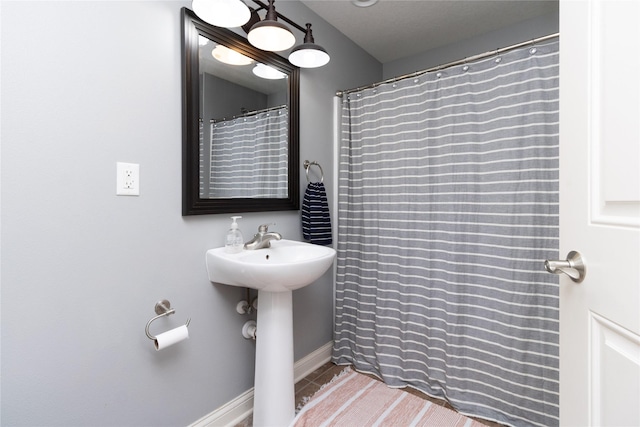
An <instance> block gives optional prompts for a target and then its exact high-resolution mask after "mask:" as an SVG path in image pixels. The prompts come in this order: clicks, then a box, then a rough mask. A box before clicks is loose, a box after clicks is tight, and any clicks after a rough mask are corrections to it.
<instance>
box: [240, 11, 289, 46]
mask: <svg viewBox="0 0 640 427" xmlns="http://www.w3.org/2000/svg"><path fill="white" fill-rule="evenodd" d="M273 2H274V0H269V9H267V15H266V16H265V17H264V19H263V20H262V21H260V22H258V23H257V24H255V25H254V26H253V27H251V30H250V31H249V34H247V39H248V40H249V43H251V44H252V45H254V46H255V47H257V48H258V49H262V50H269V51H272V52H279V51H281V50H285V49H289V48H290V47H291V46H293V45H294V43H295V42H296V38H295V36H294V35H293V33H292V32H291V30H290V29H289V27H287V26H286V25H284V24H282V23H280V22H278V21H277V20H278V15H277V14H276V8H275V6H274V5H273Z"/></svg>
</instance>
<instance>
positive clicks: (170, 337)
mask: <svg viewBox="0 0 640 427" xmlns="http://www.w3.org/2000/svg"><path fill="white" fill-rule="evenodd" d="M187 338H189V329H187V326H186V325H182V326H180V327H178V328H175V329H171V330H170V331H167V332H163V333H161V334H160V335H158V336H156V339H155V341H154V343H155V346H156V351H160V350H162V349H165V348H167V347H169V346H172V345H174V344H175V343H178V342H180V341H183V340H186V339H187Z"/></svg>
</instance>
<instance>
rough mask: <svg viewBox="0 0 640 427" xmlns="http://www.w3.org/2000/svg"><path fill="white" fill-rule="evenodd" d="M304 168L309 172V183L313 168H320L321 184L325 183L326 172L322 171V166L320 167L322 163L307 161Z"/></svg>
mask: <svg viewBox="0 0 640 427" xmlns="http://www.w3.org/2000/svg"><path fill="white" fill-rule="evenodd" d="M303 166H304V168H305V170H306V171H307V182H311V180H310V179H309V169H310V168H311V166H317V167H318V168H320V182H324V172H323V171H322V166H320V163H318V162H310V161H309V160H305V161H304V163H303Z"/></svg>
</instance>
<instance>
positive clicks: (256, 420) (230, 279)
mask: <svg viewBox="0 0 640 427" xmlns="http://www.w3.org/2000/svg"><path fill="white" fill-rule="evenodd" d="M335 256H336V251H335V250H334V249H332V248H329V247H326V246H318V245H312V244H309V243H303V242H296V241H292V240H284V239H283V240H278V241H272V242H271V247H270V248H265V249H256V250H243V251H241V252H240V253H235V254H231V253H226V252H225V248H216V249H210V250H208V251H207V254H206V261H207V272H208V273H209V280H211V281H212V282H215V283H222V284H225V285H231V286H240V287H245V288H253V289H257V290H258V321H257V323H258V330H257V338H256V373H255V384H254V404H253V425H254V426H256V427H258V426H260V427H261V426H286V425H289V423H290V422H291V421H292V420H293V418H294V416H295V407H294V405H295V396H294V378H293V312H292V291H293V290H295V289H299V288H301V287H303V286H307V285H309V284H311V283H312V282H314V281H315V280H317V279H318V278H320V276H322V275H323V274H324V273H325V272H326V271H327V270H328V269H329V267H331V264H332V263H333V260H334V259H335Z"/></svg>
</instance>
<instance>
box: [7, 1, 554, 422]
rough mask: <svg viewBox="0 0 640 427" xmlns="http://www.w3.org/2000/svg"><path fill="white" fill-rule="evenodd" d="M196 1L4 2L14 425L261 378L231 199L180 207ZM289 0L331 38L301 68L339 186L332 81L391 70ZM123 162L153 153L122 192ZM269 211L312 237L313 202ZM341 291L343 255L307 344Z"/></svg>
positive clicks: (95, 413) (306, 311)
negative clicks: (306, 207) (183, 53)
mask: <svg viewBox="0 0 640 427" xmlns="http://www.w3.org/2000/svg"><path fill="white" fill-rule="evenodd" d="M189 3H190V2H186V1H184V2H182V1H160V0H158V1H140V2H132V1H127V2H114V1H103V2H93V1H92V2H77V1H63V2H29V1H15V2H14V1H6V0H5V1H2V2H0V8H1V9H0V15H1V20H2V21H1V33H0V34H1V37H2V39H1V43H2V58H1V67H2V75H1V77H2V79H1V82H2V87H1V102H2V105H1V107H2V108H1V111H2V113H3V114H2V124H1V125H2V126H1V128H2V130H1V131H2V135H1V137H2V169H1V172H2V177H1V178H2V180H1V182H2V205H1V215H2V216H1V219H2V229H1V231H2V240H1V245H2V246H1V259H2V264H1V267H2V271H1V283H0V286H1V296H2V300H1V303H2V319H1V320H2V322H1V327H2V335H1V343H2V348H1V351H2V353H1V363H2V366H1V368H2V372H1V373H2V384H1V387H2V389H1V392H2V407H1V417H2V418H1V419H0V424H2V425H5V426H14V425H16V426H19V425H27V426H34V425H47V426H85V425H92V426H100V425H104V426H116V425H117V426H161V425H171V426H176V425H187V424H190V423H192V422H194V421H196V420H197V419H198V418H200V417H202V416H203V415H206V414H208V413H209V412H211V411H213V410H214V409H216V408H217V407H219V406H221V405H223V404H224V403H226V402H228V401H230V400H231V399H233V398H235V397H237V396H238V395H240V394H241V393H243V392H244V391H246V390H248V389H249V388H251V387H252V385H253V363H254V349H255V346H254V343H253V342H250V341H246V340H244V338H242V336H241V334H240V329H241V326H242V324H243V323H244V321H245V320H246V318H245V317H243V316H240V315H238V314H236V312H235V305H236V302H237V301H239V300H240V299H242V298H243V296H244V293H243V291H242V290H240V289H235V288H231V287H226V286H222V285H213V284H211V283H210V282H209V281H208V280H207V277H206V271H205V266H204V253H205V251H206V250H207V249H208V248H211V247H217V246H221V245H222V244H223V238H224V235H225V232H226V230H227V228H228V226H229V223H230V220H229V219H228V216H229V215H207V216H197V217H187V218H184V217H182V216H181V215H180V211H181V210H180V200H181V195H180V176H181V175H180V168H181V159H180V144H181V140H180V139H181V130H180V126H181V109H180V75H181V74H180V44H179V40H180V8H181V7H182V6H189ZM278 11H279V12H282V13H284V14H285V15H287V16H288V17H289V18H291V19H293V20H294V21H296V22H313V28H314V36H315V38H316V41H317V42H318V43H319V44H321V45H322V46H324V47H325V48H327V50H328V51H329V52H330V53H331V62H330V63H329V64H328V65H327V66H325V67H323V68H321V69H317V70H302V72H301V99H300V101H301V102H300V104H301V105H302V108H301V112H300V122H301V123H300V125H301V133H300V141H301V154H300V157H301V159H300V160H301V162H302V161H303V160H305V159H309V160H316V161H318V162H319V163H320V164H321V165H322V168H323V170H324V175H325V185H326V187H327V189H328V190H329V194H328V198H329V201H330V203H331V202H332V201H333V200H334V194H333V193H332V191H331V189H332V188H333V182H332V176H333V169H334V165H333V164H332V159H333V152H332V137H333V111H332V102H333V96H334V93H335V91H336V90H338V89H349V88H353V87H357V86H362V85H365V84H368V83H372V82H377V81H380V80H381V79H382V78H383V67H382V65H381V64H380V63H378V62H377V61H376V60H375V59H373V58H371V57H370V56H369V55H367V54H366V53H364V52H363V51H362V50H361V49H359V48H358V47H356V46H355V45H354V44H353V43H352V42H350V41H349V40H347V39H346V38H345V37H344V36H343V35H342V34H340V33H338V32H337V31H335V30H334V29H333V28H332V27H330V26H328V24H326V23H325V22H323V21H321V20H320V19H319V18H318V17H317V16H316V15H315V14H314V13H312V12H311V11H309V9H307V8H306V7H305V6H303V5H302V4H300V3H299V2H296V1H283V2H282V3H278ZM545 34H546V33H545ZM297 36H298V38H299V41H301V39H302V34H297ZM512 36H513V37H514V38H516V40H513V39H510V40H503V39H501V40H500V43H499V45H500V46H504V45H508V44H511V43H515V42H517V41H520V38H521V37H520V33H518V32H516V33H515V34H512ZM505 37H506V35H505ZM509 37H511V36H509ZM509 37H507V38H509ZM495 47H497V46H495V45H491V47H490V48H488V49H491V48H495ZM484 50H487V49H485V48H483V47H478V46H476V45H475V44H474V43H473V42H472V46H471V47H470V48H469V51H470V52H469V53H463V52H462V51H461V52H455V53H453V54H452V55H453V56H454V57H453V58H450V59H446V55H445V56H443V57H442V59H437V60H436V62H437V63H441V62H445V61H447V60H451V59H458V58H460V57H461V56H467V55H470V54H475V53H478V52H479V51H484ZM434 55H435V54H434V52H431V54H430V55H429V56H430V58H431V59H434V58H435V56H434ZM415 59H416V62H414V61H413V60H414V58H411V59H408V60H406V61H404V63H401V61H397V62H396V63H395V64H387V65H385V67H384V76H385V78H387V77H391V76H394V75H398V74H403V73H404V72H406V71H404V69H405V68H407V67H409V68H410V71H415V69H421V68H423V67H424V66H425V65H424V64H425V63H426V62H428V61H425V60H424V58H415ZM426 66H429V65H428V64H427V65H426ZM416 67H417V68H416ZM117 161H124V162H132V163H139V164H140V173H141V179H140V181H141V185H140V191H141V195H140V196H139V197H116V196H115V163H116V162H117ZM300 179H301V182H302V183H305V182H306V178H305V175H304V169H303V168H301V172H300ZM300 191H301V195H302V192H303V191H304V185H303V186H302V188H301V189H300ZM263 222H274V223H276V224H277V225H276V226H273V227H272V229H273V230H276V231H280V232H281V233H282V234H283V235H284V236H285V238H289V239H295V240H301V238H302V235H301V229H300V228H301V227H300V218H299V212H269V213H250V214H243V219H242V220H241V228H242V230H243V232H244V234H245V236H250V235H251V233H252V232H253V231H254V230H256V228H257V226H258V225H259V224H260V223H263ZM161 298H167V299H169V300H170V301H171V303H172V305H173V306H174V307H175V308H176V314H175V315H173V316H170V317H169V318H164V319H160V320H158V321H156V322H155V323H154V325H153V328H152V332H154V333H160V332H162V331H163V330H166V329H170V328H173V327H176V326H178V325H180V324H181V323H183V322H184V321H185V320H186V318H187V317H191V318H192V321H191V326H190V328H189V330H190V339H189V340H188V341H186V342H183V343H180V344H178V345H176V346H174V347H171V348H168V349H166V350H163V351H161V352H156V351H155V350H154V349H153V346H152V343H151V341H149V340H148V339H147V337H146V336H145V335H144V331H143V329H144V325H145V324H146V322H147V321H148V320H149V319H150V318H151V317H152V316H153V315H154V313H153V306H154V304H155V302H156V301H157V300H159V299H161ZM332 305H333V296H332V278H331V273H329V272H328V273H327V274H326V275H325V276H324V277H323V278H322V279H320V280H318V281H317V282H316V283H314V284H313V285H311V286H308V287H306V288H303V289H300V290H297V291H295V292H294V324H295V331H294V340H295V359H296V360H298V359H300V358H301V357H303V356H305V355H307V354H309V353H310V352H312V351H313V350H315V349H317V348H318V347H320V346H322V345H323V344H325V343H327V342H328V341H330V340H331V338H332Z"/></svg>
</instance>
